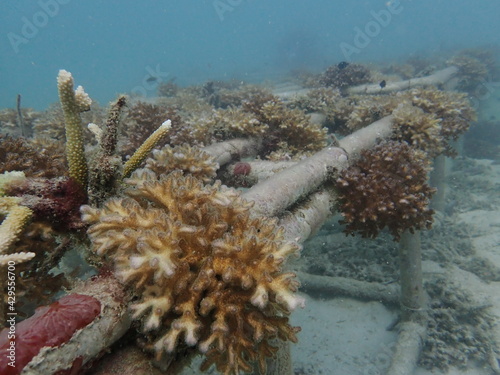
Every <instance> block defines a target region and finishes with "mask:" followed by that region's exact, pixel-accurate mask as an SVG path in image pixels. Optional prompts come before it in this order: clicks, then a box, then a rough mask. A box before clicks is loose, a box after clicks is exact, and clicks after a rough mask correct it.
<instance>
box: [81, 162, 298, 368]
mask: <svg viewBox="0 0 500 375" xmlns="http://www.w3.org/2000/svg"><path fill="white" fill-rule="evenodd" d="M126 182H127V183H128V184H131V185H135V188H134V189H130V190H128V191H127V194H128V195H129V198H123V199H112V200H109V201H108V202H107V203H105V204H104V206H103V207H102V208H101V209H95V208H91V207H89V206H84V207H82V213H83V220H84V221H86V222H87V223H89V224H92V225H91V227H90V229H89V236H90V238H91V239H92V242H93V245H94V251H95V252H96V253H97V254H99V255H107V256H108V257H109V258H110V259H111V260H112V262H113V263H114V265H115V268H116V274H117V275H118V277H119V278H120V279H121V280H122V281H123V282H125V283H127V284H128V285H131V286H133V287H134V290H135V293H136V294H137V295H138V297H139V298H138V300H137V301H136V303H135V304H133V305H132V310H133V315H134V317H135V318H140V317H143V331H144V332H145V333H147V334H148V338H149V339H150V340H151V341H152V342H151V344H150V346H149V347H150V349H152V350H154V351H155V352H156V353H157V356H158V357H160V358H161V357H162V356H163V354H168V353H171V352H173V351H174V350H179V348H182V347H184V346H185V345H187V346H188V347H193V346H198V349H199V351H200V352H202V353H204V354H205V356H206V359H205V362H204V364H203V365H202V369H207V368H209V367H210V366H211V365H212V364H215V366H216V368H217V369H218V370H219V371H221V372H222V373H224V374H235V375H236V374H239V373H240V371H250V370H251V368H252V365H251V363H252V362H254V361H256V362H258V363H259V367H260V369H261V370H262V371H264V370H265V362H266V361H265V360H266V357H269V356H272V355H273V353H274V352H275V351H276V349H275V347H274V346H273V345H272V343H271V342H270V340H271V339H272V338H275V337H278V338H280V339H282V340H290V341H293V342H295V341H296V340H297V339H296V336H295V334H296V332H297V331H298V328H297V327H292V326H290V325H289V323H288V317H287V315H288V313H289V312H290V311H291V310H293V309H295V308H296V307H297V306H302V305H303V303H304V301H303V299H302V298H301V297H299V296H297V295H296V294H295V293H294V292H295V291H296V289H297V286H298V283H297V281H295V280H294V277H295V275H294V274H293V273H286V272H282V270H281V265H282V264H283V262H284V261H285V259H286V258H287V257H288V256H290V255H292V254H295V253H297V251H298V248H299V246H298V245H297V244H295V243H293V242H288V241H285V240H284V238H283V229H280V228H279V227H277V226H276V221H275V220H269V219H263V218H253V217H252V216H251V215H250V208H251V206H252V205H251V204H249V203H248V202H246V201H244V200H243V199H241V198H240V196H239V194H238V193H237V192H236V191H234V190H230V189H227V188H224V187H221V186H220V184H217V183H216V184H215V185H213V186H210V185H206V186H205V185H203V183H202V182H201V181H200V180H198V179H196V178H195V177H193V176H183V175H182V173H181V172H180V171H175V172H172V173H170V174H168V175H163V176H161V177H160V179H158V177H157V176H156V174H154V173H153V172H151V171H144V170H143V171H137V172H135V173H134V174H133V175H132V177H131V178H129V179H127V180H126Z"/></svg>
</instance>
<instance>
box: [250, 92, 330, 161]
mask: <svg viewBox="0 0 500 375" xmlns="http://www.w3.org/2000/svg"><path fill="white" fill-rule="evenodd" d="M257 99H260V98H257ZM264 99H267V98H264ZM243 108H244V109H245V110H246V111H249V112H251V113H253V114H254V116H255V117H256V119H257V120H258V121H259V122H260V123H261V124H264V125H266V127H267V129H266V132H265V135H264V149H265V152H266V153H271V152H273V151H276V150H278V149H284V150H286V151H288V152H291V153H294V154H307V153H310V152H314V151H319V150H321V149H322V148H324V147H325V146H326V144H327V129H326V128H322V127H321V126H319V125H317V124H313V123H312V122H311V121H310V120H309V118H308V117H307V116H306V115H305V113H304V112H303V111H301V110H299V109H290V108H288V107H287V106H286V105H285V104H284V103H283V102H282V101H280V100H279V99H277V98H271V99H270V100H267V101H263V102H259V101H256V102H248V103H245V104H244V105H243Z"/></svg>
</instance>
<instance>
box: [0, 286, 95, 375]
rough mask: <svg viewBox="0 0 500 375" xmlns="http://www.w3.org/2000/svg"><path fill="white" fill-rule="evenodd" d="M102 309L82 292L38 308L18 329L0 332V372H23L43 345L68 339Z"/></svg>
mask: <svg viewBox="0 0 500 375" xmlns="http://www.w3.org/2000/svg"><path fill="white" fill-rule="evenodd" d="M100 312H101V303H100V302H99V301H98V300H97V299H95V298H93V297H91V296H87V295H83V294H70V295H67V296H64V297H62V298H61V299H60V300H59V301H56V302H54V303H53V304H51V305H50V306H42V307H39V308H37V309H36V311H35V314H34V315H33V316H32V317H31V318H29V319H26V320H24V321H22V322H20V323H18V324H16V325H15V330H13V328H10V329H9V328H6V329H4V330H3V331H2V332H0V375H15V374H20V373H21V371H22V370H23V368H24V366H26V364H28V363H29V362H30V361H31V360H32V359H33V357H35V356H36V355H37V354H38V353H39V351H40V349H41V348H43V347H45V346H50V347H57V346H59V345H62V344H63V343H65V342H67V341H68V340H69V339H71V337H72V336H73V334H74V333H75V332H76V331H77V330H79V329H81V328H83V327H85V326H86V325H87V324H89V323H91V322H92V321H93V320H94V319H95V318H96V317H97V316H98V315H99V314H100ZM13 335H15V337H13Z"/></svg>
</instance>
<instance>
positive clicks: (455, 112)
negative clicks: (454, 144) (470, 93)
mask: <svg viewBox="0 0 500 375" xmlns="http://www.w3.org/2000/svg"><path fill="white" fill-rule="evenodd" d="M397 97H398V98H400V99H403V100H407V101H408V102H409V103H411V104H412V105H413V106H416V107H418V108H420V109H422V110H423V112H424V113H425V114H428V115H425V116H424V117H426V118H424V117H422V116H423V114H422V112H420V111H418V112H419V114H418V116H417V117H420V119H418V120H415V119H414V120H410V122H411V121H413V122H414V124H415V125H418V126H416V127H413V128H412V127H409V128H408V129H407V130H408V131H409V132H411V133H413V134H412V135H411V136H410V137H411V138H414V137H416V138H426V137H427V138H429V139H428V140H429V141H431V143H432V144H428V145H427V146H425V147H426V149H427V150H426V151H428V150H429V151H431V152H430V154H431V155H432V156H435V155H437V154H440V153H442V152H444V153H445V154H447V155H454V152H453V150H452V148H451V146H450V144H449V142H450V141H451V140H457V139H458V137H459V136H460V135H461V134H463V133H465V132H466V131H467V130H468V129H469V127H470V125H471V123H472V121H474V120H475V119H476V114H475V111H474V109H473V108H472V106H471V104H470V102H469V100H468V99H467V96H466V94H463V93H458V92H449V91H441V90H437V89H435V88H430V89H422V88H418V89H412V90H408V91H405V92H402V93H400V94H398V95H397ZM404 108H406V109H408V110H410V112H411V108H410V107H409V106H405V107H401V108H400V109H404ZM413 115H417V113H413V114H412V113H407V114H404V111H400V112H399V113H398V116H397V117H399V118H400V119H401V120H403V118H404V117H406V118H407V119H409V118H410V117H412V116H413ZM433 118H434V119H433ZM435 119H439V133H438V134H437V133H436V132H435V131H434V130H432V132H433V134H431V133H429V131H430V129H432V128H434V127H436V126H437V124H436V122H435V121H436V120H435ZM398 125H404V124H403V123H402V122H399V124H398ZM419 132H424V133H426V134H425V135H423V134H415V133H419ZM407 135H409V134H407ZM401 139H404V140H406V141H408V142H411V140H410V139H409V138H408V137H406V136H405V137H402V138H401ZM438 144H440V145H439V146H438ZM422 146H423V145H422V144H420V145H419V147H422ZM422 148H423V147H422Z"/></svg>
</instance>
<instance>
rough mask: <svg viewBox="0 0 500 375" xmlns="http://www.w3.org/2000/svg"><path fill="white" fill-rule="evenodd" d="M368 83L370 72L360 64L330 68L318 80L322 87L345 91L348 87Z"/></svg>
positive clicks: (339, 65)
mask: <svg viewBox="0 0 500 375" xmlns="http://www.w3.org/2000/svg"><path fill="white" fill-rule="evenodd" d="M367 82H370V70H368V68H366V67H365V66H363V65H360V64H348V65H345V64H342V63H340V64H338V65H332V66H330V67H329V68H328V69H327V70H326V71H325V72H324V73H323V74H322V75H321V78H320V83H321V84H322V85H324V86H328V87H335V88H338V89H341V90H342V89H345V88H347V87H349V86H354V85H360V84H363V83H367Z"/></svg>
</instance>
